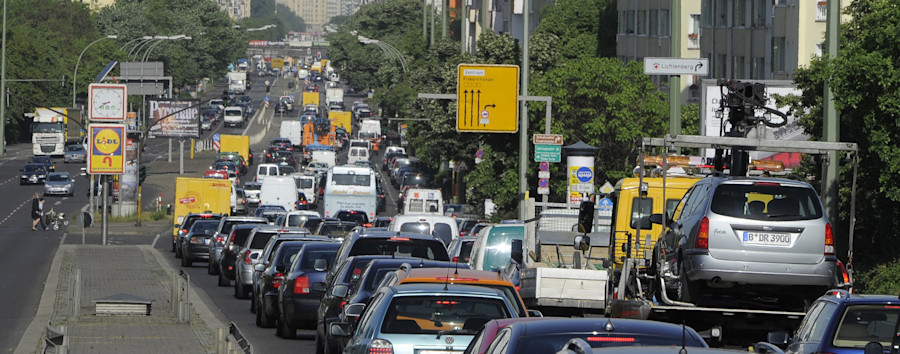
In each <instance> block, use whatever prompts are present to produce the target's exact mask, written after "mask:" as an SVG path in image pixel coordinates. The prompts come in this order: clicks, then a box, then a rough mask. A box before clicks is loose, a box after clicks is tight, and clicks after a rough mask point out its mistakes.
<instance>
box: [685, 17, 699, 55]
mask: <svg viewBox="0 0 900 354" xmlns="http://www.w3.org/2000/svg"><path fill="white" fill-rule="evenodd" d="M700 17H701V15H700V14H691V16H690V20H689V21H690V23H689V24H688V25H689V26H690V28H691V32H690V33H688V49H698V48H700Z"/></svg>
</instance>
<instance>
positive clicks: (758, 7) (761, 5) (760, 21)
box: [751, 0, 766, 27]
mask: <svg viewBox="0 0 900 354" xmlns="http://www.w3.org/2000/svg"><path fill="white" fill-rule="evenodd" d="M751 25H752V26H753V27H763V26H765V25H766V0H754V1H753V23H752V24H751Z"/></svg>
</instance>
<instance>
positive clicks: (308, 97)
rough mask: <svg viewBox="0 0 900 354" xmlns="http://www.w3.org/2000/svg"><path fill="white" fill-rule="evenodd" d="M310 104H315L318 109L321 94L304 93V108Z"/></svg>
mask: <svg viewBox="0 0 900 354" xmlns="http://www.w3.org/2000/svg"><path fill="white" fill-rule="evenodd" d="M308 104H315V105H316V106H317V107H318V106H319V93H318V92H304V93H303V107H306V105H308Z"/></svg>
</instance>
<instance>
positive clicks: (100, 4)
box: [81, 0, 116, 12]
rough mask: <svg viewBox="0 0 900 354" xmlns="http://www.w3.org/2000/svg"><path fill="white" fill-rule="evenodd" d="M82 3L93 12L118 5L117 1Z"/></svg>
mask: <svg viewBox="0 0 900 354" xmlns="http://www.w3.org/2000/svg"><path fill="white" fill-rule="evenodd" d="M81 3H83V4H87V5H88V8H90V9H91V11H94V12H96V11H100V9H101V8H104V7H107V6H112V5H115V4H116V0H81Z"/></svg>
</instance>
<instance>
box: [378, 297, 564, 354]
mask: <svg viewBox="0 0 900 354" xmlns="http://www.w3.org/2000/svg"><path fill="white" fill-rule="evenodd" d="M509 317H510V313H509V312H508V311H507V308H506V305H505V303H504V302H503V301H502V300H500V299H494V298H480V297H469V296H445V295H442V296H398V297H394V298H393V299H392V300H391V304H390V305H389V306H388V309H387V313H386V314H385V317H384V322H382V324H381V332H382V333H404V334H437V333H439V332H442V331H450V330H454V329H461V330H462V331H464V332H468V334H475V333H477V332H478V330H480V329H481V327H482V326H483V325H484V324H485V323H486V322H487V321H489V320H492V319H499V318H509ZM559 347H560V348H561V347H562V345H560V346H559ZM555 352H556V351H555V350H554V353H555Z"/></svg>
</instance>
